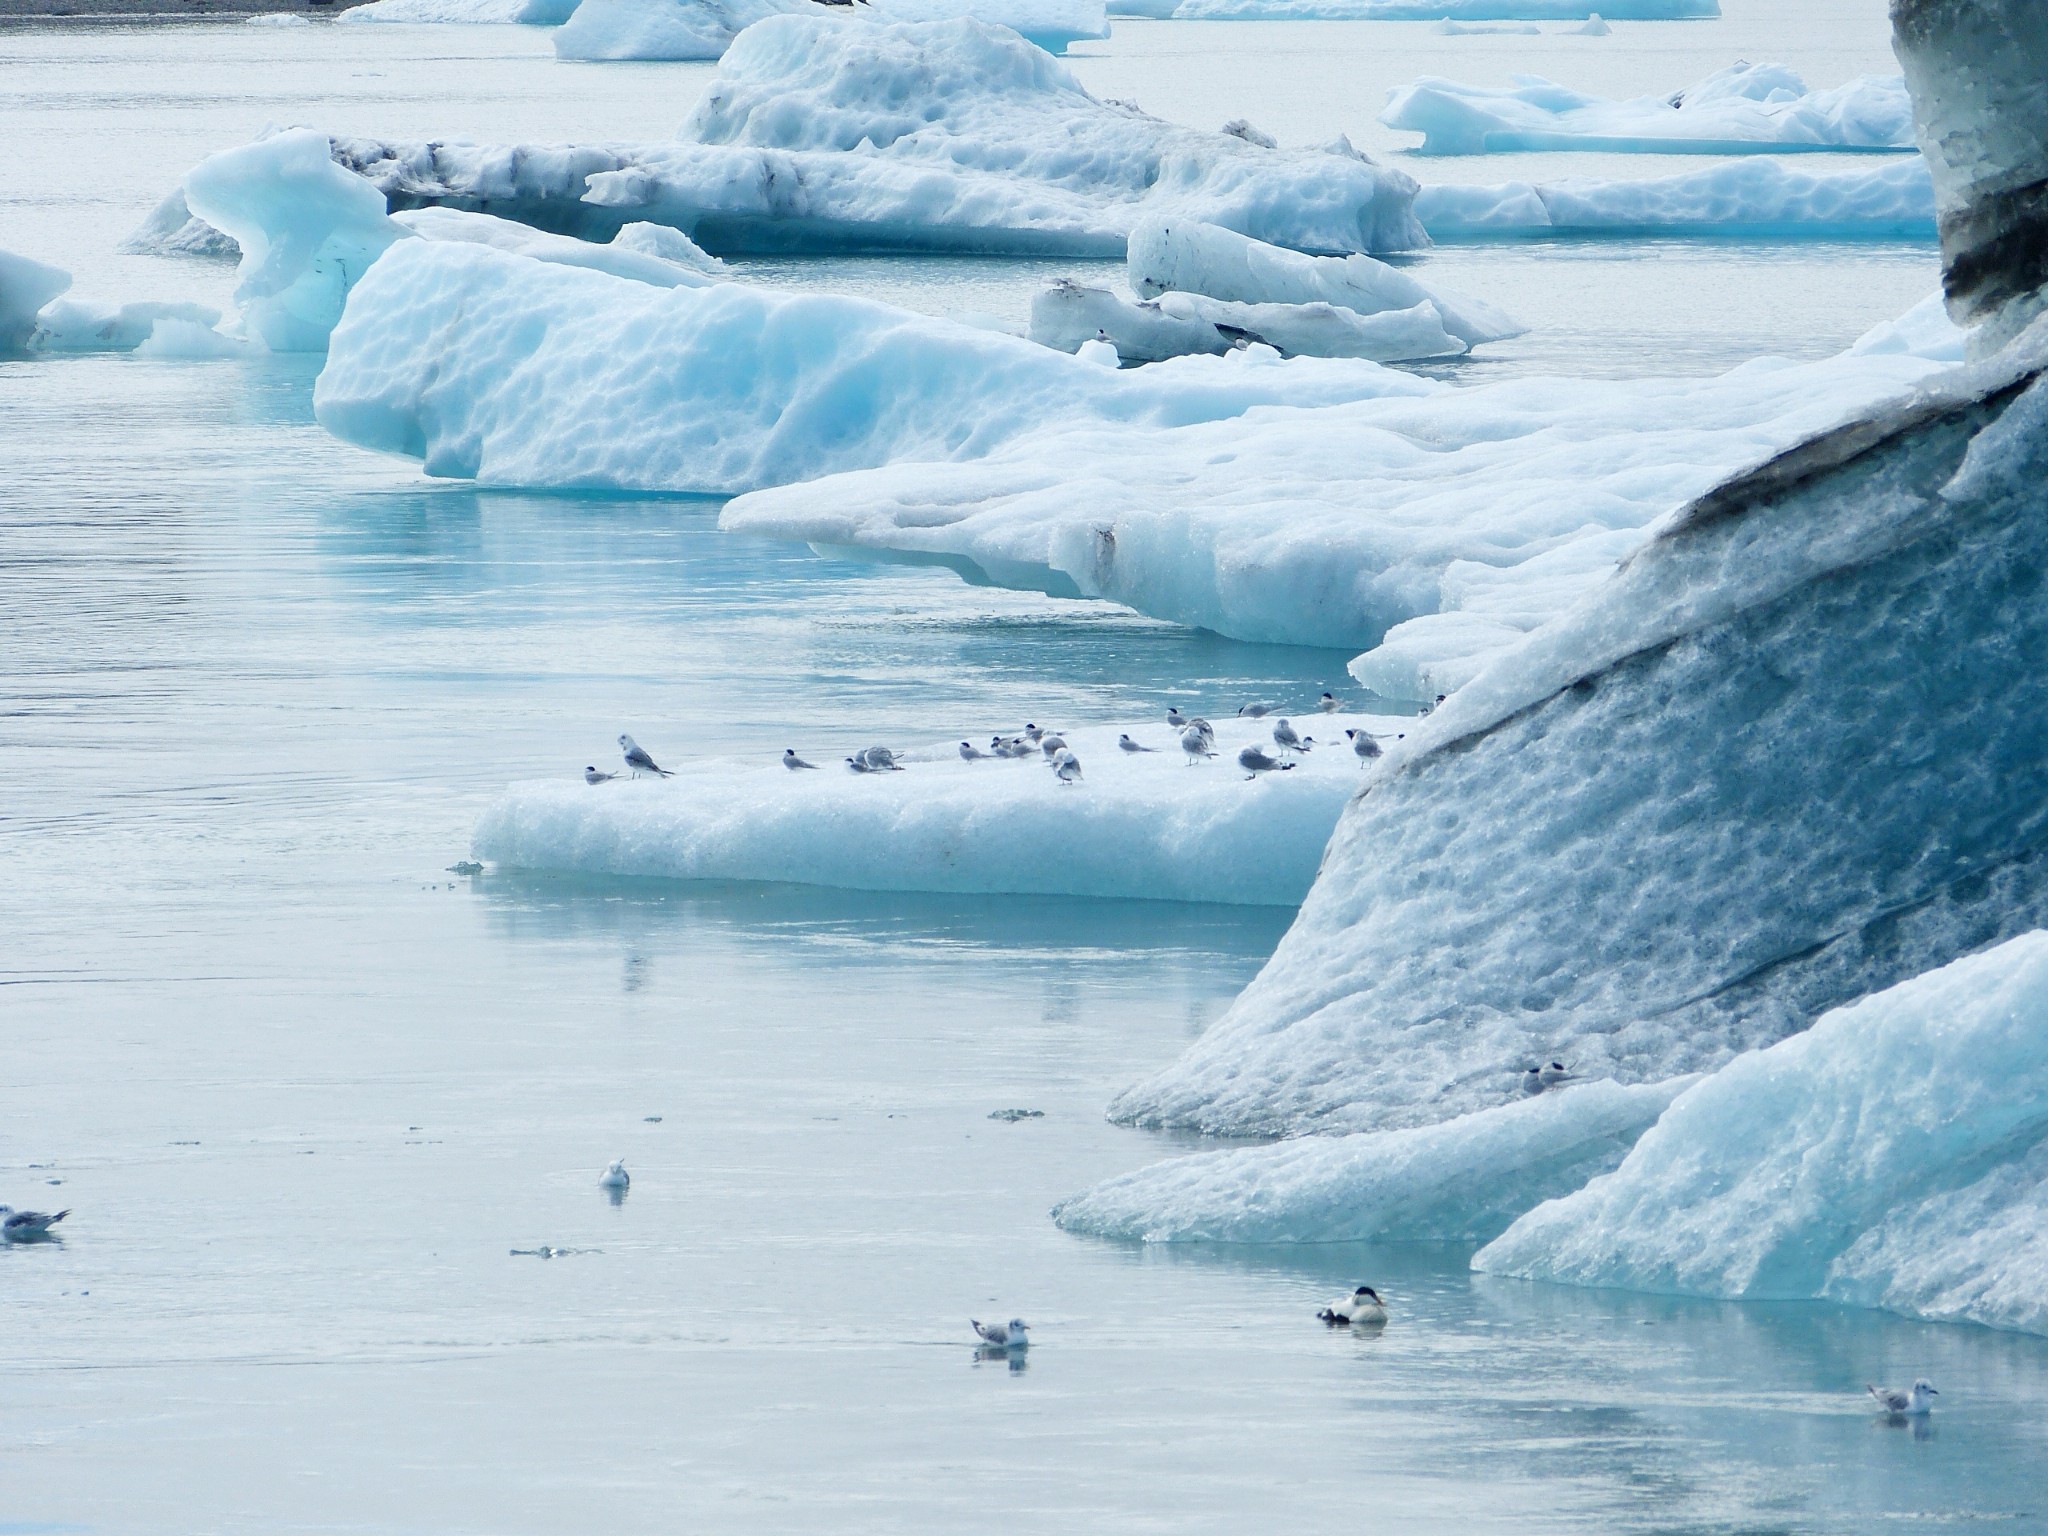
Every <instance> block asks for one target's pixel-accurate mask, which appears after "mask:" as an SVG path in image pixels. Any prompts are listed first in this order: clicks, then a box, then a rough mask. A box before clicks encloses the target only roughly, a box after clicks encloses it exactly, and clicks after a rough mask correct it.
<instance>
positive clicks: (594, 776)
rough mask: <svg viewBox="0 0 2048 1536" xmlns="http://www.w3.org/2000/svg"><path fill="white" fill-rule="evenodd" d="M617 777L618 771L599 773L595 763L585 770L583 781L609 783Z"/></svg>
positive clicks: (587, 782)
mask: <svg viewBox="0 0 2048 1536" xmlns="http://www.w3.org/2000/svg"><path fill="white" fill-rule="evenodd" d="M617 777H618V775H617V774H616V773H599V772H598V771H597V765H596V764H594V763H593V764H591V765H590V766H589V767H588V768H585V769H584V770H583V782H584V783H586V784H609V783H611V781H612V780H613V779H616V778H617Z"/></svg>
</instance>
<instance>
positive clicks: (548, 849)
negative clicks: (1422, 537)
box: [473, 714, 1411, 906]
mask: <svg viewBox="0 0 2048 1536" xmlns="http://www.w3.org/2000/svg"><path fill="white" fill-rule="evenodd" d="M1410 723H1411V722H1410V721H1408V720H1406V719H1396V718H1371V717H1366V716H1349V715H1321V714H1318V715H1315V716H1314V723H1313V726H1311V725H1310V723H1309V722H1308V721H1307V720H1302V721H1300V722H1299V726H1300V729H1301V730H1302V731H1303V732H1305V733H1310V734H1313V735H1314V736H1315V738H1316V741H1317V745H1316V746H1314V747H1313V748H1311V749H1310V750H1309V751H1308V752H1307V753H1305V754H1303V755H1301V756H1299V757H1297V758H1294V759H1293V762H1294V764H1295V766H1294V767H1293V768H1292V769H1290V770H1289V771H1287V772H1283V773H1273V774H1267V775H1264V776H1262V777H1261V778H1259V779H1258V780H1257V781H1255V782H1247V780H1246V778H1245V774H1244V772H1243V771H1242V770H1241V769H1239V768H1238V766H1237V763H1236V754H1237V751H1238V749H1239V748H1240V747H1241V746H1243V745H1246V744H1248V743H1251V742H1254V741H1257V742H1264V743H1265V744H1266V745H1267V746H1268V747H1269V748H1271V747H1272V739H1271V736H1270V734H1269V732H1268V730H1267V729H1266V725H1265V723H1255V722H1250V721H1247V722H1243V723H1241V724H1240V723H1238V722H1235V721H1226V722H1224V723H1223V724H1222V725H1221V726H1220V727H1219V730H1218V739H1217V746H1216V750H1217V754H1218V755H1217V756H1216V757H1215V758H1214V759H1203V760H1200V761H1195V762H1190V761H1189V760H1188V759H1187V758H1186V757H1185V756H1184V755H1183V753H1182V752H1181V750H1180V748H1179V746H1178V735H1177V733H1176V732H1173V731H1171V730H1169V729H1168V728H1167V727H1165V726H1163V725H1158V726H1151V727H1146V726H1132V727H1130V728H1129V730H1130V734H1132V735H1134V736H1135V737H1137V738H1138V739H1139V740H1140V741H1142V742H1144V743H1145V744H1146V745H1149V746H1152V747H1154V748H1156V749H1157V750H1156V751H1153V752H1144V753H1128V752H1125V751H1122V750H1121V749H1120V748H1119V747H1118V746H1117V743H1116V737H1117V734H1118V732H1117V730H1116V729H1115V728H1113V727H1111V728H1094V729H1084V730H1069V731H1065V732H1063V733H1062V734H1063V735H1064V737H1065V739H1066V741H1067V742H1068V744H1069V746H1070V747H1071V748H1072V749H1073V751H1074V752H1075V753H1076V754H1077V755H1078V756H1079V758H1080V762H1081V779H1080V782H1079V783H1077V784H1071V785H1069V784H1062V783H1061V782H1060V781H1059V779H1058V778H1056V777H1055V776H1054V774H1053V772H1052V769H1051V768H1050V767H1049V766H1048V765H1047V763H1046V762H1045V761H1044V760H1043V758H1042V756H1041V755H1040V754H1038V753H1036V752H1034V753H1033V754H1032V755H1031V756H1030V757H1029V758H1025V759H1011V760H1004V759H995V758H985V759H983V760H981V761H976V762H966V761H963V760H962V759H961V758H960V756H959V753H958V750H957V748H956V747H955V746H954V745H953V744H952V743H946V744H944V745H942V746H937V747H932V748H929V749H926V750H923V751H918V752H903V753H899V754H898V755H897V758H896V761H897V762H898V763H899V764H902V765H904V771H903V772H901V773H866V774H855V773H850V772H847V771H845V770H843V769H841V768H840V765H839V760H838V757H837V756H834V755H831V754H822V755H817V756H816V757H815V759H814V760H815V761H817V762H818V763H819V765H820V769H821V771H819V772H817V773H791V772H788V771H787V770H785V769H784V768H783V766H782V764H781V762H780V761H779V760H778V759H776V758H773V757H770V758H767V759H766V760H764V761H763V762H760V763H758V764H755V763H738V762H734V761H731V760H729V759H718V760H705V761H698V762H684V763H678V764H676V765H674V766H675V769H676V773H675V777H674V778H672V779H643V780H638V781H630V780H622V781H618V782H614V783H607V784H600V785H596V786H590V785H586V784H584V783H583V781H582V780H581V779H550V780H542V781H537V782H534V783H527V784H515V785H513V786H512V787H511V788H510V789H509V790H507V791H506V793H505V794H504V795H503V796H502V797H501V798H500V799H499V800H498V801H497V802H496V803H495V804H494V805H492V806H491V807H490V809H489V810H488V811H486V812H485V814H484V816H483V819H482V820H481V821H480V822H479V823H478V825H477V828H476V834H475V837H474V839H473V849H474V852H475V854H476V856H477V857H478V858H480V859H491V860H494V861H496V862H497V863H499V864H503V865H507V866H512V867H517V868H524V869H540V870H553V871H574V872H579V873H587V874H610V875H629V876H642V877H647V878H656V879H674V880H773V881H788V882H794V883H799V884H806V885H828V886H839V887H844V888H848V889H853V890H868V891H971V892H983V893H1001V892H1019V893H1038V894H1046V895H1062V894H1064V895H1077V896H1111V897H1137V898H1143V899H1149V900H1157V901H1204V902H1226V903H1233V904H1238V905H1247V906H1287V905H1292V904H1293V903H1295V902H1297V901H1299V900H1300V899H1301V897H1302V894H1303V893H1304V892H1305V891H1307V889H1308V887H1309V882H1310V881H1311V880H1313V879H1314V878H1315V872H1316V861H1317V859H1318V858H1320V857H1321V855H1322V851H1323V845H1324V843H1325V842H1327V841H1328V840H1329V835H1330V828H1331V827H1332V826H1334V825H1335V824H1336V820H1337V814H1338V812H1339V811H1340V810H1341V809H1342V807H1343V804H1344V801H1345V799H1346V797H1348V796H1349V795H1351V794H1352V793H1353V792H1355V791H1356V789H1357V787H1358V782H1359V773H1360V770H1359V767H1358V764H1357V760H1356V759H1355V758H1353V756H1352V754H1351V753H1350V752H1349V751H1348V750H1346V749H1345V743H1344V740H1343V736H1342V731H1343V729H1344V728H1345V727H1351V728H1355V729H1373V730H1379V731H1385V732H1386V733H1387V734H1388V735H1389V736H1391V735H1393V734H1394V733H1395V732H1396V731H1398V730H1402V729H1405V728H1407V726H1408V725H1409V724H1410ZM1324 733H1328V735H1329V736H1330V737H1331V738H1333V740H1334V746H1332V745H1331V744H1330V743H1328V742H1325V741H1324V740H1323V737H1324ZM1274 750H1277V748H1276V749H1274Z"/></svg>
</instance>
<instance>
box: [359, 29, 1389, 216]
mask: <svg viewBox="0 0 2048 1536" xmlns="http://www.w3.org/2000/svg"><path fill="white" fill-rule="evenodd" d="M334 154H335V157H336V159H337V160H339V161H340V162H341V163H342V164H343V165H345V166H347V167H348V168H349V169H350V170H353V171H356V172H358V173H359V174H361V175H363V176H366V177H368V178H369V179H370V180H371V181H373V182H375V183H376V185H377V186H378V187H379V188H380V189H381V190H382V191H383V192H384V193H385V194H386V196H387V197H388V199H389V200H390V204H391V206H392V207H393V208H410V207H419V206H423V205H426V204H442V205H446V206H449V207H455V208H464V209H471V210H475V211H478V212H483V213H494V214H498V215H501V216H504V217H508V218H515V219H518V220H519V221H520V222H522V223H527V224H533V225H536V226H538V227H540V228H543V229H552V230H557V231H561V232H564V233H569V234H580V235H585V236H589V237H592V238H603V237H605V236H607V235H609V234H610V232H611V231H612V230H613V229H616V228H617V227H618V226H619V225H620V224H621V223H624V222H628V221H636V220H649V221H652V222H655V223H660V224H667V225H671V226H673V227H674V228H677V229H680V230H682V231H683V232H685V233H686V234H689V235H691V236H692V237H693V238H695V239H697V240H698V241H699V242H700V243H701V244H703V245H704V246H705V247H706V248H707V249H711V250H715V251H720V252H728V251H735V250H746V249H784V248H792V247H796V248H811V249H848V248H863V249H892V248H893V249H905V250H974V251H1003V252H1016V253H1031V252H1070V253H1075V254H1091V255H1118V256H1120V255H1122V254H1123V250H1124V240H1125V236H1126V235H1127V234H1128V232H1129V230H1130V228H1131V226H1132V224H1134V223H1135V222H1136V221H1137V220H1138V219H1140V218H1142V217H1144V216H1145V215H1147V214H1155V213H1156V214H1166V215H1172V216H1174V217H1179V218H1190V219H1199V220H1202V221H1204V222H1207V223H1211V224H1220V225H1223V226H1224V227H1225V228H1228V229H1234V230H1237V231H1239V232H1240V233H1242V234H1247V235H1251V236H1252V237H1254V238H1255V239H1259V240H1265V241H1269V242H1271V243H1273V244H1275V245H1284V246H1288V247H1290V248H1293V249H1297V250H1307V251H1318V252H1330V253H1335V254H1348V253H1350V252H1352V251H1400V250H1409V249H1412V248H1414V247H1417V246H1420V245H1425V244H1427V243H1428V236H1426V235H1425V234H1424V233H1423V232H1422V227H1421V226H1420V225H1419V224H1417V223H1416V221H1415V217H1414V214H1413V212H1412V204H1413V202H1414V197H1415V183H1414V181H1412V180H1411V179H1410V178H1409V177H1407V176H1405V175H1403V174H1402V173H1401V172H1399V171H1394V170H1389V169H1387V168H1386V167H1384V166H1380V165H1376V164H1374V163H1373V162H1372V161H1371V160H1369V159H1367V158H1366V157H1365V156H1363V155H1360V154H1357V153H1356V152H1354V151H1350V150H1348V147H1345V146H1339V147H1338V148H1335V149H1330V150H1305V149H1275V148H1271V147H1268V146H1266V145H1263V144H1257V143H1253V142H1251V141H1250V140H1248V139H1247V138H1244V137H1240V136H1238V135H1235V134H1229V133H1204V132H1200V131H1198V130H1195V129H1192V128H1183V127H1179V126H1177V125H1174V124H1171V123H1167V122H1163V121H1161V120H1160V119H1158V118H1156V117H1152V116H1149V115H1148V114H1146V113H1144V112H1141V111H1139V110H1138V109H1137V108H1135V107H1132V106H1128V105H1124V104H1121V103H1116V102H1103V101H1097V100H1096V99H1095V98H1094V97H1093V96H1091V95H1089V94H1088V92H1087V91H1086V90H1084V89H1083V88H1082V87H1081V85H1080V83H1079V82H1078V81H1077V80H1075V78H1074V77H1073V76H1072V75H1071V74H1070V73H1068V71H1067V69H1066V67H1065V66H1064V65H1062V64H1060V63H1059V62H1058V61H1057V60H1055V59H1053V58H1051V57H1049V56H1048V55H1047V54H1046V52H1045V51H1044V50H1043V49H1041V48H1038V47H1035V46H1033V45H1032V44H1030V43H1028V42H1026V41H1025V40H1024V39H1023V38H1021V37H1019V36H1018V35H1017V34H1016V33H1014V32H1012V31H1010V30H1009V29H1007V28H1002V27H994V26H989V25H987V24H986V23H983V22H979V21H976V20H973V19H972V18H966V17H963V18H961V19H959V20H955V21H943V22H928V23H919V24H904V25H898V24H894V23H890V22H885V21H873V22H866V23H849V22H848V21H847V20H846V19H845V18H843V17H831V16H772V17H770V18H768V19H767V20H765V21H762V22H758V23H756V24H755V25H754V26H751V27H749V28H748V29H747V30H746V31H745V32H743V33H742V34H741V35H740V36H739V38H738V39H737V40H736V41H735V42H734V43H733V45H732V47H731V48H730V49H728V50H727V52H726V54H725V57H724V59H723V60H721V61H720V64H719V68H718V75H717V78H716V79H715V80H714V81H713V82H712V84H711V86H710V88H709V89H708V90H707V91H706V92H705V94H704V96H703V98H702V99H701V100H700V101H699V102H698V104H697V108H696V110H695V111H694V112H693V113H692V115H691V117H690V120H689V122H688V123H687V124H686V125H685V126H684V129H683V135H682V139H681V140H680V141H679V142H676V143H673V144H620V145H599V144H592V145H561V146H554V147H549V146H543V145H477V144H459V143H440V142H436V143H411V144H405V143H385V142H382V141H377V140H368V139H337V140H335V143H334Z"/></svg>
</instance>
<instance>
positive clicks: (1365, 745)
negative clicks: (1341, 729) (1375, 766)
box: [1344, 731, 1380, 763]
mask: <svg viewBox="0 0 2048 1536" xmlns="http://www.w3.org/2000/svg"><path fill="white" fill-rule="evenodd" d="M1344 734H1345V735H1346V736H1349V737H1350V738H1351V750H1352V751H1353V752H1356V753H1357V754H1358V760H1359V762H1360V763H1369V762H1371V761H1372V760H1373V759H1374V758H1376V757H1378V756H1379V755H1380V744H1379V743H1378V742H1377V741H1375V740H1373V738H1372V735H1371V733H1370V732H1367V731H1346V732H1345V733H1344Z"/></svg>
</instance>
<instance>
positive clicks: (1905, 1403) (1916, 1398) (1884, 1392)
mask: <svg viewBox="0 0 2048 1536" xmlns="http://www.w3.org/2000/svg"><path fill="white" fill-rule="evenodd" d="M1863 1390H1864V1391H1866V1392H1868V1393H1869V1394H1870V1395H1871V1396H1872V1397H1874V1398H1876V1399H1877V1406H1878V1407H1880V1408H1882V1409H1883V1410H1884V1411H1885V1412H1886V1413H1889V1414H1892V1415H1894V1416H1896V1417H1901V1418H1902V1417H1904V1416H1906V1415H1908V1414H1912V1415H1916V1416H1917V1415H1919V1414H1923V1413H1930V1412H1932V1411H1933V1408H1934V1404H1932V1403H1930V1402H1929V1401H1927V1399H1929V1398H1930V1397H1939V1396H1941V1394H1940V1393H1939V1392H1937V1391H1935V1390H1934V1383H1933V1382H1931V1381H1929V1380H1928V1379H1927V1378H1926V1377H1925V1376H1922V1377H1921V1378H1920V1379H1919V1380H1918V1381H1916V1382H1914V1383H1913V1390H1912V1391H1910V1392H1901V1391H1900V1390H1899V1389H1898V1388H1897V1387H1865V1388H1864V1389H1863Z"/></svg>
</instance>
